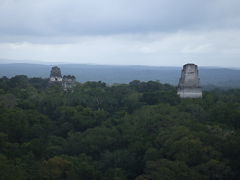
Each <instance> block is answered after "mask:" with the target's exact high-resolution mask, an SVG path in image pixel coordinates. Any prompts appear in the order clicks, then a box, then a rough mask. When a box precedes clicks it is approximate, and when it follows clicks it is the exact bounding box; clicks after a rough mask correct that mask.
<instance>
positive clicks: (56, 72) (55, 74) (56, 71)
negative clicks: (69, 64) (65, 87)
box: [50, 66, 62, 83]
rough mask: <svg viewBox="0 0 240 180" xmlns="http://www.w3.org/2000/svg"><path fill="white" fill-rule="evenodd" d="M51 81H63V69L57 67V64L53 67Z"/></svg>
mask: <svg viewBox="0 0 240 180" xmlns="http://www.w3.org/2000/svg"><path fill="white" fill-rule="evenodd" d="M50 82H51V83H54V82H58V83H62V74H61V70H60V68H59V67H57V66H54V67H52V70H51V73H50Z"/></svg>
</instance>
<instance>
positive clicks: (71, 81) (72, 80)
mask: <svg viewBox="0 0 240 180" xmlns="http://www.w3.org/2000/svg"><path fill="white" fill-rule="evenodd" d="M75 84H76V77H75V76H71V75H67V76H65V75H64V76H63V80H62V85H63V89H64V90H70V89H72V87H73V86H75Z"/></svg>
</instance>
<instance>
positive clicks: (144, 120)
mask: <svg viewBox="0 0 240 180" xmlns="http://www.w3.org/2000/svg"><path fill="white" fill-rule="evenodd" d="M239 142H240V89H232V90H228V91H223V90H212V91H206V92H204V97H203V98H202V99H180V98H179V97H178V96H177V94H176V87H174V86H171V85H168V84H161V83H160V82H157V81H149V82H140V81H136V80H135V81H132V82H130V83H129V84H118V85H112V86H109V85H106V84H105V83H104V82H85V83H79V84H77V85H76V87H75V88H74V89H73V91H70V92H65V91H63V90H62V88H61V87H59V86H57V85H56V86H49V85H48V79H41V78H27V77H26V76H15V77H13V78H10V79H9V78H6V77H2V78H0V179H1V180H41V179H46V180H55V179H56V180H60V179H61V180H64V179H70V180H71V179H73V180H81V179H83V180H128V179H129V180H132V179H136V180H238V179H239V178H240V171H239V169H240V143H239Z"/></svg>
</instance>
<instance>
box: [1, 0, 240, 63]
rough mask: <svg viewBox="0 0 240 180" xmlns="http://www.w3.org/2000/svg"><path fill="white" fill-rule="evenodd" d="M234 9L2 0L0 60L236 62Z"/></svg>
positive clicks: (224, 1)
mask: <svg viewBox="0 0 240 180" xmlns="http://www.w3.org/2000/svg"><path fill="white" fill-rule="evenodd" d="M239 9H240V0H0V63H1V62H2V63H6V62H31V63H37V62H43V63H45V62H57V63H84V64H86V63H87V64H121V65H155V66H182V65H183V64H185V63H188V62H191V63H196V64H198V65H200V66H225V67H240V10H239ZM10 60H11V61H10Z"/></svg>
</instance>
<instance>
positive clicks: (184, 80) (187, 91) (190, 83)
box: [178, 64, 202, 98]
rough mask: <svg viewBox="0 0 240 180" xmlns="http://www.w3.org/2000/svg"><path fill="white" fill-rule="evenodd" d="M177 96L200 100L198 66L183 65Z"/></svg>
mask: <svg viewBox="0 0 240 180" xmlns="http://www.w3.org/2000/svg"><path fill="white" fill-rule="evenodd" d="M178 95H179V96H180V97H181V98H202V88H201V87H200V79H199V77H198V66H197V65H195V64H185V65H184V66H183V70H182V74H181V78H180V80H179V84H178Z"/></svg>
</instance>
